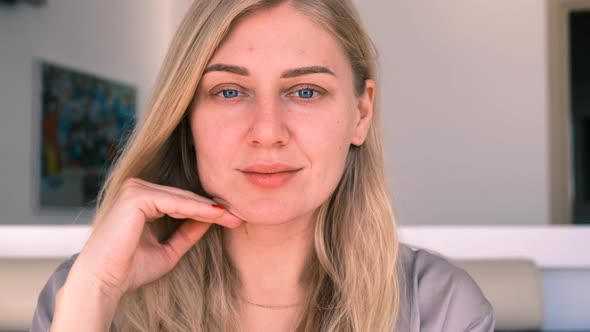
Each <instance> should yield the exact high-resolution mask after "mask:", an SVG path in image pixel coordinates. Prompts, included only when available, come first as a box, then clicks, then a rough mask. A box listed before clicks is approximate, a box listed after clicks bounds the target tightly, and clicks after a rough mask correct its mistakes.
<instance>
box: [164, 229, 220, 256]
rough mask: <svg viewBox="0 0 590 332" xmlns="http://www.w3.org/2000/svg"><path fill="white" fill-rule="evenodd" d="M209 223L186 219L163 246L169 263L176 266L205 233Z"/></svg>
mask: <svg viewBox="0 0 590 332" xmlns="http://www.w3.org/2000/svg"><path fill="white" fill-rule="evenodd" d="M211 225H212V224H211V223H207V222H200V221H196V220H190V219H188V220H187V221H185V222H184V223H183V224H182V225H180V227H178V229H177V230H176V232H174V234H173V235H172V236H171V237H170V239H168V241H167V242H166V243H165V244H164V245H163V247H164V249H165V250H166V253H167V255H168V257H169V258H170V261H171V262H173V265H176V263H178V261H179V260H180V258H181V257H182V256H183V255H184V254H185V253H186V252H187V251H188V250H189V249H190V248H191V247H192V246H194V245H195V243H197V242H198V241H199V240H200V239H201V237H203V235H204V234H205V233H206V232H207V230H208V229H209V227H211Z"/></svg>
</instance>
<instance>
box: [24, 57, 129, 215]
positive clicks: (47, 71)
mask: <svg viewBox="0 0 590 332" xmlns="http://www.w3.org/2000/svg"><path fill="white" fill-rule="evenodd" d="M34 61H35V63H34V66H35V67H36V70H35V75H36V76H37V78H36V80H37V82H38V88H37V91H36V92H34V93H35V94H36V96H35V98H34V100H35V104H36V105H37V107H36V108H37V109H38V113H37V114H38V117H37V119H38V123H37V124H36V128H35V130H36V134H37V135H38V137H39V139H38V149H33V150H34V151H35V152H36V156H35V157H34V159H33V161H34V164H35V167H34V173H35V178H36V179H37V181H36V184H37V190H36V193H37V199H36V200H37V203H38V204H37V205H38V209H39V210H48V209H49V210H72V209H79V208H93V207H94V205H95V204H96V198H97V195H98V192H99V191H100V188H101V187H102V185H103V183H104V180H105V178H106V175H107V174H108V171H109V169H110V167H111V166H112V164H113V162H114V161H115V160H116V158H117V156H118V155H119V153H120V151H121V148H122V146H123V145H124V143H125V141H126V140H127V138H128V137H129V136H130V134H131V132H132V131H133V128H134V127H135V123H136V113H137V112H136V105H137V91H136V88H135V87H134V86H132V85H131V84H127V83H123V82H120V81H116V80H113V79H110V78H106V77H103V76H100V75H97V74H92V73H88V72H84V71H81V70H77V69H73V68H71V67H67V66H64V65H60V64H56V63H52V62H49V61H45V60H40V59H36V60H34Z"/></svg>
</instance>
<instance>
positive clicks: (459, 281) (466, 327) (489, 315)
mask: <svg viewBox="0 0 590 332" xmlns="http://www.w3.org/2000/svg"><path fill="white" fill-rule="evenodd" d="M400 253H401V258H402V262H403V270H404V277H405V278H404V280H403V282H404V283H405V285H406V287H405V294H404V295H403V296H402V306H401V313H400V318H399V321H398V325H397V328H396V331H400V332H420V331H424V332H426V331H427V332H431V331H432V332H447V331H448V332H463V331H471V332H493V331H494V315H493V311H492V306H491V305H490V303H489V302H488V301H487V300H486V299H485V297H484V296H483V294H482V292H481V291H480V289H479V287H478V286H477V284H476V283H475V282H474V281H473V279H472V278H471V277H470V276H469V275H468V274H467V273H466V272H465V271H463V270H461V269H460V268H458V267H456V266H455V265H452V264H451V263H450V262H449V261H447V260H446V259H444V258H442V257H441V256H438V255H435V254H432V253H430V252H427V251H425V250H415V249H411V248H409V247H408V246H406V245H401V247H400ZM76 257H77V255H74V256H72V257H71V258H70V259H68V260H67V261H65V262H64V263H63V264H61V265H60V266H59V267H58V268H57V270H56V271H55V272H54V273H53V275H52V276H51V277H50V278H49V281H48V282H47V284H46V285H45V287H44V288H43V290H42V291H41V294H40V295H39V300H38V303H37V309H36V310H35V314H34V316H33V324H32V327H31V332H46V331H49V328H50V326H51V319H52V317H53V312H54V309H55V295H56V293H57V291H58V290H59V289H60V288H61V287H62V286H63V284H64V283H65V280H66V277H67V275H68V272H69V271H70V268H71V267H72V264H73V263H74V260H75V259H76ZM114 330H115V329H114V327H111V331H114Z"/></svg>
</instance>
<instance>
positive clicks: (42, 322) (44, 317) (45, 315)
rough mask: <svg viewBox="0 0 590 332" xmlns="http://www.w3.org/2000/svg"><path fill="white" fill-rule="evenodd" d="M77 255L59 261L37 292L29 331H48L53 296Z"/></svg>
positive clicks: (64, 280)
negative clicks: (35, 305) (37, 296)
mask: <svg viewBox="0 0 590 332" xmlns="http://www.w3.org/2000/svg"><path fill="white" fill-rule="evenodd" d="M77 257H78V254H75V255H73V256H71V257H70V258H69V259H68V260H66V261H64V262H63V263H61V264H60V265H59V266H58V267H57V268H56V269H55V271H54V272H53V274H52V275H51V276H50V277H49V280H47V283H46V284H45V286H44V287H43V289H42V290H41V293H39V298H38V300H37V308H36V309H35V313H34V315H33V321H32V324H31V332H37V331H43V332H45V331H49V327H50V326H51V321H52V319H53V313H54V311H55V296H56V294H57V292H58V291H59V289H60V288H61V287H62V286H63V285H64V283H65V282H66V279H67V277H68V274H69V272H70V269H71V268H72V265H73V264H74V261H75V260H76V258H77Z"/></svg>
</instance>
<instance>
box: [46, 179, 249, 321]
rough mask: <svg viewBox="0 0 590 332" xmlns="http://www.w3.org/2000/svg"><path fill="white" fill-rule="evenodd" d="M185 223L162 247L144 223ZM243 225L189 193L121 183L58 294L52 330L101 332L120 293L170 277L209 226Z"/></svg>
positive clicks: (143, 183) (135, 181) (137, 182)
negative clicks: (168, 219)
mask: <svg viewBox="0 0 590 332" xmlns="http://www.w3.org/2000/svg"><path fill="white" fill-rule="evenodd" d="M164 215H168V216H170V217H173V218H177V219H187V221H186V222H184V223H183V224H182V225H181V226H180V227H179V228H178V229H177V230H176V232H175V233H174V234H173V235H172V236H171V237H170V239H169V240H168V241H167V242H166V243H163V244H160V243H159V242H158V241H157V239H156V237H155V236H154V234H153V233H152V232H151V231H150V229H149V227H148V225H147V224H146V223H148V222H150V221H153V220H155V219H158V218H160V217H162V216H164ZM241 222H242V221H241V220H240V219H238V218H237V217H235V216H234V215H232V214H230V213H229V212H227V211H226V210H225V209H224V208H223V207H222V206H219V205H216V204H215V202H214V201H212V200H210V199H207V198H204V197H201V196H198V195H196V194H195V193H192V192H190V191H186V190H181V189H178V188H172V187H168V186H162V185H157V184H153V183H149V182H146V181H142V180H139V179H130V180H127V181H126V182H125V184H124V185H123V186H122V188H121V190H120V191H119V193H118V195H117V197H116V198H115V200H114V203H112V205H111V206H110V208H109V210H108V212H107V213H106V214H104V215H103V217H102V219H101V220H97V222H96V225H97V226H96V227H95V229H94V230H93V232H92V234H91V235H90V238H89V239H88V241H87V242H86V244H85V245H84V248H82V251H81V252H80V255H79V256H78V258H77V259H76V261H75V262H74V265H73V266H72V268H71V269H70V272H69V274H68V278H67V280H66V282H65V284H64V286H63V287H62V288H61V289H60V290H59V292H58V293H57V295H56V307H55V313H54V317H53V324H52V327H51V330H52V331H55V332H59V331H105V330H108V329H109V326H110V325H111V321H112V319H113V315H114V313H115V309H116V307H117V305H118V302H119V300H120V298H121V296H123V294H124V293H125V292H127V291H129V290H133V289H136V288H138V287H140V286H141V285H143V284H146V283H148V282H151V281H154V280H157V279H159V278H160V277H162V276H163V275H164V274H166V273H168V272H170V270H172V268H173V267H174V266H175V265H176V264H177V263H178V261H179V260H180V258H181V257H182V256H183V255H184V254H185V253H186V252H187V251H188V250H189V249H190V248H191V247H192V246H193V245H194V244H195V243H197V241H199V239H200V238H201V237H202V236H203V234H205V232H206V231H207V230H208V229H209V227H211V225H212V224H219V225H222V226H225V227H237V226H239V225H240V224H241Z"/></svg>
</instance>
